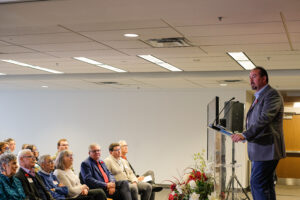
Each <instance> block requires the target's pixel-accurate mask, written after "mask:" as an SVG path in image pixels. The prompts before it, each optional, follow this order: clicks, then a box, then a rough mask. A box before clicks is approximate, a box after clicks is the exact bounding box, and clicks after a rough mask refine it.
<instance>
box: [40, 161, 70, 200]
mask: <svg viewBox="0 0 300 200" xmlns="http://www.w3.org/2000/svg"><path fill="white" fill-rule="evenodd" d="M39 165H40V166H41V170H40V171H39V172H38V174H39V175H40V176H41V178H42V180H43V181H44V184H45V186H46V188H47V189H48V191H49V192H50V193H51V195H52V196H53V198H54V199H65V198H66V196H67V195H68V192H69V190H68V187H66V186H64V185H63V184H60V183H59V181H58V180H57V178H56V176H55V175H54V174H53V171H54V162H53V160H52V159H51V156H50V155H43V156H41V157H40V159H39Z"/></svg>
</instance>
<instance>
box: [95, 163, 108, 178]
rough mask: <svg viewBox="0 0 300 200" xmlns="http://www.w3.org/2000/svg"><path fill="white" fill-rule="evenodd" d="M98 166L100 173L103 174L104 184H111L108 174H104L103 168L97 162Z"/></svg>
mask: <svg viewBox="0 0 300 200" xmlns="http://www.w3.org/2000/svg"><path fill="white" fill-rule="evenodd" d="M97 165H98V168H99V170H100V172H101V174H102V176H103V178H104V182H105V183H108V182H109V180H108V177H107V175H106V173H105V172H104V170H103V168H102V167H101V165H100V163H99V162H97Z"/></svg>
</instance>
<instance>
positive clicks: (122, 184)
mask: <svg viewBox="0 0 300 200" xmlns="http://www.w3.org/2000/svg"><path fill="white" fill-rule="evenodd" d="M105 193H106V196H107V197H109V198H112V199H114V200H131V193H130V189H129V184H128V181H116V192H115V193H114V194H113V195H109V194H108V192H107V191H105Z"/></svg>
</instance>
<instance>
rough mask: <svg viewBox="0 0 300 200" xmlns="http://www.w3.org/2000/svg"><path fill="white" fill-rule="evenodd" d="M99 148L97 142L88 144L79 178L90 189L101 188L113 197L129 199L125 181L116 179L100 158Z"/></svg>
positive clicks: (127, 186)
mask: <svg viewBox="0 0 300 200" xmlns="http://www.w3.org/2000/svg"><path fill="white" fill-rule="evenodd" d="M100 156H101V148H100V146H99V145H98V144H91V145H90V146H89V157H88V158H87V159H86V160H85V161H83V162H82V163H81V168H80V175H81V180H82V181H83V182H84V184H86V185H87V186H88V187H89V188H91V189H98V188H102V189H103V190H104V191H105V194H106V195H107V196H108V197H110V198H113V199H122V200H131V194H130V190H129V185H128V182H127V181H116V180H115V178H114V176H113V175H112V174H111V173H110V171H109V170H108V169H107V167H106V165H105V163H104V162H103V161H102V160H100Z"/></svg>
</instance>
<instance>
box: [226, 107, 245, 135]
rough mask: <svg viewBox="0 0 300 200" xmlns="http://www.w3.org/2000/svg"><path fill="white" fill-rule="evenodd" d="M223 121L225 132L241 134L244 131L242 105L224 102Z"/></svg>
mask: <svg viewBox="0 0 300 200" xmlns="http://www.w3.org/2000/svg"><path fill="white" fill-rule="evenodd" d="M224 106H225V109H224V119H226V130H230V131H232V132H236V131H237V132H239V133H242V132H243V130H244V104H243V103H240V102H238V101H230V102H225V105H224Z"/></svg>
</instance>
